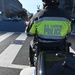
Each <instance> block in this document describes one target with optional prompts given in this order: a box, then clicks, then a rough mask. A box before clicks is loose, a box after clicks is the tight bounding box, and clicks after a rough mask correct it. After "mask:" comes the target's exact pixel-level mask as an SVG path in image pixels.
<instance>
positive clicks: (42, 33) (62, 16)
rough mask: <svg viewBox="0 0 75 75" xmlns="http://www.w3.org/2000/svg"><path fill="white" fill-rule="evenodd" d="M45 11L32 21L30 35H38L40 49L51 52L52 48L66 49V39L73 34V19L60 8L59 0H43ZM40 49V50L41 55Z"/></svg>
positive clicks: (37, 14)
mask: <svg viewBox="0 0 75 75" xmlns="http://www.w3.org/2000/svg"><path fill="white" fill-rule="evenodd" d="M42 2H43V9H42V10H41V11H40V12H38V13H36V14H35V16H34V17H33V18H32V19H31V23H30V25H31V28H30V30H29V34H30V35H35V34H37V36H38V42H39V43H38V48H41V50H50V48H51V47H56V46H59V49H60V48H61V47H62V48H61V49H64V48H65V41H64V40H65V37H66V35H67V34H70V33H71V18H70V16H69V15H68V14H67V12H66V11H64V10H62V9H61V8H59V7H58V5H59V1H58V0H42ZM57 41H58V42H57ZM39 51H40V49H38V51H37V52H38V53H39Z"/></svg>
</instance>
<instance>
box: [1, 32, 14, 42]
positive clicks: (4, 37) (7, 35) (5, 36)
mask: <svg viewBox="0 0 75 75" xmlns="http://www.w3.org/2000/svg"><path fill="white" fill-rule="evenodd" d="M12 34H14V32H7V33H5V34H3V35H1V36H0V42H2V41H3V40H4V39H6V38H8V37H9V36H11V35H12Z"/></svg>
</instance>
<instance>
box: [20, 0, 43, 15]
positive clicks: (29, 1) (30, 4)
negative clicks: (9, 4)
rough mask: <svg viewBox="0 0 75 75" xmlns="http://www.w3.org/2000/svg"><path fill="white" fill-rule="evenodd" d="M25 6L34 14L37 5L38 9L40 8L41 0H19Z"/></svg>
mask: <svg viewBox="0 0 75 75" xmlns="http://www.w3.org/2000/svg"><path fill="white" fill-rule="evenodd" d="M19 1H20V2H21V4H22V5H23V8H25V9H26V10H27V11H29V12H30V13H33V14H35V13H36V12H37V6H39V5H40V9H42V1H41V0H19Z"/></svg>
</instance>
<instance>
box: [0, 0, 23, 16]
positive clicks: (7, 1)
mask: <svg viewBox="0 0 75 75" xmlns="http://www.w3.org/2000/svg"><path fill="white" fill-rule="evenodd" d="M21 10H22V4H21V3H20V2H19V0H0V11H1V12H2V15H3V17H10V16H11V15H14V14H16V13H17V12H20V11H21Z"/></svg>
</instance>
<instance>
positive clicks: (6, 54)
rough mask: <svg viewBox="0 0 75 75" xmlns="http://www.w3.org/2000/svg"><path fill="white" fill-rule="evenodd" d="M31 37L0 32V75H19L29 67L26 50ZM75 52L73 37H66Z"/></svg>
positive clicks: (74, 36)
mask: <svg viewBox="0 0 75 75" xmlns="http://www.w3.org/2000/svg"><path fill="white" fill-rule="evenodd" d="M32 38H33V37H27V36H26V35H25V33H21V32H19V33H17V32H0V75H19V73H20V71H21V70H22V69H23V68H27V67H29V61H28V52H29V50H28V48H29V43H30V41H31V40H32ZM68 40H69V42H71V43H72V46H71V47H72V49H73V50H75V46H74V45H75V35H71V36H68Z"/></svg>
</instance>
